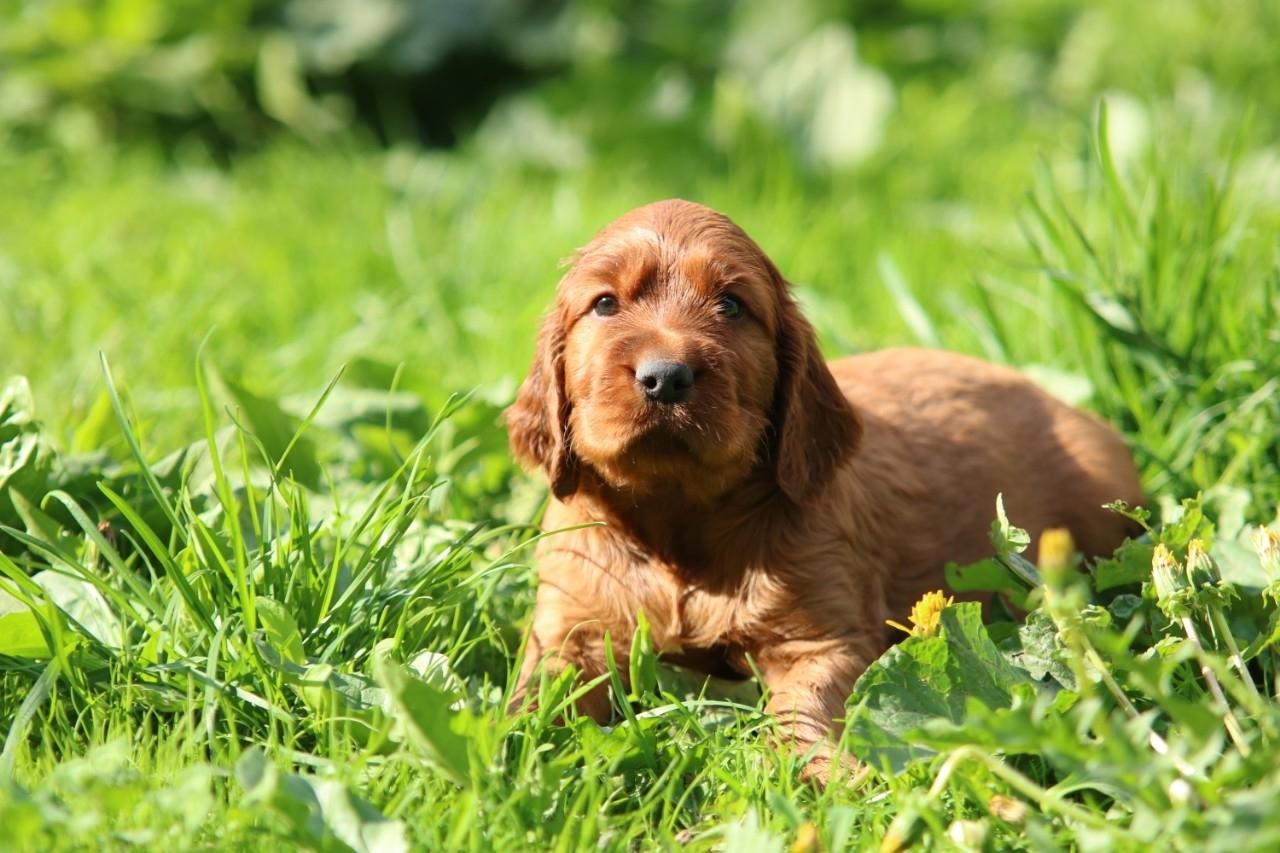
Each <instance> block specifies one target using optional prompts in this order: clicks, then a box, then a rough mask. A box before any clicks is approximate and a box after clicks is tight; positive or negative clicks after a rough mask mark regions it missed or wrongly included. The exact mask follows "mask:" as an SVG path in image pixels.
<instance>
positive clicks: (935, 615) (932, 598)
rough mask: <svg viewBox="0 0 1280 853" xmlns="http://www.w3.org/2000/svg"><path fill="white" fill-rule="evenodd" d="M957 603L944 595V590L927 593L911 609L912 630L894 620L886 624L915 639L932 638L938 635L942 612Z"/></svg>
mask: <svg viewBox="0 0 1280 853" xmlns="http://www.w3.org/2000/svg"><path fill="white" fill-rule="evenodd" d="M955 601H956V599H955V596H951V597H950V598H948V597H947V596H945V595H943V594H942V590H938V591H937V592H926V593H925V594H924V595H922V596H920V600H919V601H917V602H916V603H915V604H914V605H913V606H912V608H911V615H910V616H909V617H908V618H909V619H910V620H911V627H910V628H908V627H907V626H906V625H903V624H902V623H901V622H895V621H894V620H892V619H889V620H887V621H886V622H885V624H886V625H888V626H889V627H891V628H897V629H898V630H899V631H905V632H906V633H908V634H910V635H911V636H913V637H932V636H933V635H935V634H937V633H938V622H939V620H941V619H942V611H944V610H946V609H947V608H948V607H950V606H951V605H952V604H955Z"/></svg>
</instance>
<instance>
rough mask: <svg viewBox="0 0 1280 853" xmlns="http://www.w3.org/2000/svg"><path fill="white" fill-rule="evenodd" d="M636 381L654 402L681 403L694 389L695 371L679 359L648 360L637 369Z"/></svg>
mask: <svg viewBox="0 0 1280 853" xmlns="http://www.w3.org/2000/svg"><path fill="white" fill-rule="evenodd" d="M636 382H638V383H640V389H641V390H642V391H644V395H645V396H646V397H648V398H649V399H650V400H653V401H654V402H657V403H681V402H684V401H685V400H686V399H688V397H689V392H690V391H692V390H693V371H692V370H690V369H689V365H687V364H683V363H681V362H679V361H646V362H645V363H644V364H642V365H640V367H639V368H637V369H636Z"/></svg>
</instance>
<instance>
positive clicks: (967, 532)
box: [830, 348, 1144, 597]
mask: <svg viewBox="0 0 1280 853" xmlns="http://www.w3.org/2000/svg"><path fill="white" fill-rule="evenodd" d="M830 367H831V371H832V373H833V374H834V375H835V377H836V380H837V381H838V382H839V384H840V387H841V389H842V390H843V391H844V393H845V395H846V396H847V397H848V398H849V400H850V401H851V402H852V403H853V405H854V408H855V409H856V410H857V411H858V413H859V414H860V415H861V417H862V419H863V425H864V435H863V442H862V446H861V448H860V450H859V452H858V454H857V455H856V456H855V457H854V459H853V461H852V463H851V476H852V477H853V479H854V480H856V481H861V482H862V483H863V484H864V485H865V487H866V488H867V489H868V491H869V492H872V493H878V494H881V495H890V496H891V497H890V499H889V502H890V504H891V505H889V506H886V507H884V516H885V518H886V519H893V523H894V524H896V525H901V526H902V527H903V528H904V529H900V530H899V531H898V532H899V534H900V535H907V536H911V537H912V538H913V539H914V541H916V542H919V543H922V544H921V545H920V549H921V550H918V551H917V552H916V553H914V554H912V555H911V556H910V558H909V559H908V563H909V564H912V565H906V566H902V567H901V569H902V571H904V573H905V574H906V575H908V576H910V575H912V574H915V575H920V576H921V577H920V580H921V582H922V583H923V584H924V585H926V586H927V585H928V584H927V583H926V582H925V581H926V576H928V581H930V582H931V581H933V580H935V579H936V573H937V571H938V569H939V568H940V567H941V565H942V564H944V563H945V562H946V561H948V560H955V561H958V562H964V561H968V560H978V559H981V558H982V557H984V556H987V555H989V554H990V553H991V546H990V543H989V541H988V538H987V529H988V527H989V526H990V522H991V519H992V518H993V517H994V515H995V499H996V495H997V494H1003V495H1004V504H1005V508H1006V510H1007V512H1008V515H1009V519H1010V521H1011V522H1013V523H1014V524H1016V525H1018V526H1019V527H1023V528H1026V529H1027V530H1028V532H1029V533H1030V534H1031V537H1032V549H1031V552H1030V554H1029V556H1030V557H1031V558H1032V559H1034V557H1035V543H1036V542H1037V541H1038V540H1039V536H1040V533H1042V532H1043V531H1044V530H1045V529H1046V528H1049V527H1056V526H1065V527H1067V528H1068V529H1069V530H1070V531H1071V533H1072V535H1073V537H1074V538H1075V540H1076V543H1077V546H1078V547H1079V548H1080V549H1081V550H1082V551H1084V552H1085V553H1086V554H1091V555H1097V554H1109V553H1110V552H1111V551H1112V550H1113V549H1114V548H1115V547H1116V546H1117V545H1118V544H1119V543H1120V542H1121V541H1122V540H1123V539H1124V537H1125V536H1126V535H1127V534H1129V533H1131V532H1132V530H1131V526H1130V523H1129V522H1128V520H1127V519H1125V518H1124V517H1122V516H1120V515H1118V514H1116V513H1113V512H1110V511H1108V510H1105V509H1103V508H1102V505H1103V504H1105V503H1108V502H1110V501H1114V500H1117V499H1119V500H1124V501H1127V502H1129V503H1130V504H1141V503H1142V502H1143V500H1144V497H1143V493H1142V487H1141V484H1140V482H1139V479H1138V473H1137V471H1136V470H1135V468H1134V465H1133V462H1132V458H1131V456H1130V453H1129V449H1128V447H1126V445H1125V443H1124V441H1123V439H1122V438H1121V437H1120V435H1119V434H1118V433H1117V432H1116V431H1115V430H1114V429H1112V428H1111V427H1110V426H1108V425H1107V424H1105V423H1103V422H1102V421H1101V420H1099V419H1098V418H1096V417H1094V416H1093V415H1091V414H1088V413H1085V412H1083V411H1080V410H1078V409H1075V408H1072V407H1071V406H1068V405H1066V404H1065V403H1063V402H1061V401H1059V400H1057V399H1056V398H1054V397H1052V396H1050V395H1049V394H1048V393H1046V392H1045V391H1043V390H1042V389H1040V388H1039V387H1038V386H1036V385H1035V384H1034V383H1032V382H1031V381H1030V380H1029V379H1027V378H1026V377H1025V376H1023V375H1022V374H1021V373H1018V372H1017V371H1015V370H1012V369H1010V368H1008V367H1001V366H999V365H994V364H990V363H988V362H985V361H980V360H978V359H975V358H969V357H967V356H961V355H956V354H954V353H948V352H943V351H939V350H921V349H908V348H903V349H890V350H883V351H879V352H874V353H868V354H865V355H858V356H852V357H850V358H844V359H840V360H838V361H835V362H832V363H831V365H830ZM895 496H896V497H895ZM895 502H896V503H897V504H898V505H892V504H894V503H895ZM930 564H932V568H930ZM908 586H910V584H908ZM914 594H915V591H914V590H904V597H905V596H909V595H914Z"/></svg>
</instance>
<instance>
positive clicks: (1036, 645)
mask: <svg viewBox="0 0 1280 853" xmlns="http://www.w3.org/2000/svg"><path fill="white" fill-rule="evenodd" d="M1018 639H1019V640H1020V641H1021V643H1022V651H1021V652H1019V653H1017V654H1015V655H1014V656H1013V660H1014V663H1016V664H1018V665H1019V666H1021V667H1022V668H1023V669H1025V670H1026V671H1027V672H1029V673H1031V677H1032V678H1035V679H1043V678H1044V677H1045V676H1052V677H1053V680H1054V681H1056V682H1058V683H1059V684H1061V685H1062V686H1063V687H1065V688H1067V689H1068V690H1076V689H1078V688H1077V685H1076V678H1075V675H1074V674H1073V673H1072V672H1071V667H1069V666H1067V665H1066V664H1065V663H1064V662H1063V661H1062V651H1061V649H1060V648H1059V646H1058V628H1057V626H1056V625H1054V624H1053V619H1051V618H1050V617H1049V614H1048V613H1045V612H1044V611H1043V610H1034V611H1032V612H1031V613H1029V614H1028V615H1027V621H1026V623H1025V624H1024V625H1022V626H1021V627H1020V628H1018Z"/></svg>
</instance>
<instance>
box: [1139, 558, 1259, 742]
mask: <svg viewBox="0 0 1280 853" xmlns="http://www.w3.org/2000/svg"><path fill="white" fill-rule="evenodd" d="M1187 563H1188V566H1187V568H1186V569H1184V568H1183V567H1182V566H1181V565H1179V564H1178V559H1177V558H1176V557H1174V556H1173V552H1172V551H1170V550H1169V549H1168V547H1166V546H1165V545H1164V544H1163V543H1162V544H1160V545H1157V546H1156V548H1155V552H1154V553H1153V554H1152V555H1151V584H1152V586H1154V587H1155V590H1156V604H1157V606H1159V608H1160V610H1161V611H1162V612H1163V613H1164V615H1165V616H1167V617H1169V621H1171V622H1178V623H1181V625H1182V630H1183V632H1184V633H1185V634H1186V635H1187V639H1188V640H1189V641H1190V642H1191V647H1192V648H1193V649H1195V653H1196V658H1197V659H1198V660H1199V661H1200V674H1201V676H1202V677H1203V678H1204V681H1205V684H1206V685H1207V686H1208V688H1209V693H1210V695H1212V696H1213V698H1214V700H1215V701H1216V702H1217V704H1218V707H1219V709H1220V710H1221V711H1222V721H1223V724H1224V725H1225V726H1226V729H1227V734H1228V735H1229V736H1230V737H1231V740H1232V742H1233V743H1235V745H1236V748H1237V749H1239V750H1240V753H1241V754H1242V755H1248V754H1249V747H1248V744H1247V743H1246V742H1245V737H1244V730H1243V729H1242V728H1241V727H1240V721H1239V720H1237V719H1236V715H1235V714H1234V713H1233V712H1232V711H1231V705H1230V704H1228V702H1227V697H1226V695H1225V694H1224V693H1223V691H1222V685H1221V684H1220V683H1219V682H1218V677H1217V676H1216V675H1215V674H1214V672H1213V668H1212V667H1211V666H1210V665H1209V662H1208V659H1207V658H1206V656H1205V652H1204V643H1202V642H1201V641H1200V632H1199V631H1198V630H1197V629H1196V623H1195V619H1194V618H1192V617H1193V615H1194V614H1195V613H1196V611H1197V610H1204V612H1205V614H1206V615H1208V616H1209V617H1210V618H1211V619H1212V618H1213V614H1214V613H1216V614H1217V615H1218V617H1219V618H1221V616H1222V610H1221V607H1220V606H1218V604H1217V603H1216V602H1217V601H1219V600H1220V598H1221V597H1222V593H1221V592H1220V591H1219V590H1220V589H1221V577H1220V576H1218V572H1217V569H1216V568H1214V566H1213V563H1212V561H1211V560H1210V559H1209V555H1208V554H1207V553H1206V552H1205V550H1204V543H1203V542H1201V541H1200V540H1198V539H1196V540H1193V541H1192V542H1191V544H1190V545H1189V546H1188V548H1187ZM1215 578H1216V580H1215ZM1197 587H1200V588H1199V589H1198V588H1197ZM1201 596H1204V597H1203V598H1202V597H1201ZM1211 602H1212V603H1211ZM1222 621H1223V624H1224V625H1225V619H1223V620H1222ZM1228 636H1229V634H1228ZM1237 657H1238V655H1237ZM1241 666H1242V667H1243V662H1242V663H1241ZM1249 684H1250V685H1251V686H1252V684H1253V682H1252V680H1251V679H1250V680H1249Z"/></svg>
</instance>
